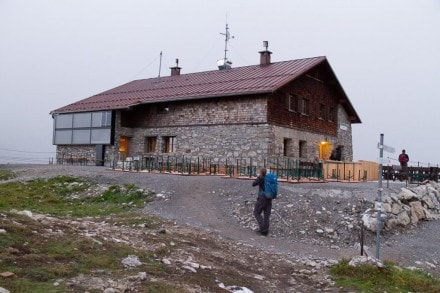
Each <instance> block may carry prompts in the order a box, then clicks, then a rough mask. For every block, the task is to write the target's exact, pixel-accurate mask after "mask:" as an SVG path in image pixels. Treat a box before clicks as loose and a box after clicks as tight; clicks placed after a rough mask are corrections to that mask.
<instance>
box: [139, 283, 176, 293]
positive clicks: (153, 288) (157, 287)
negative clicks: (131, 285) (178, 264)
mask: <svg viewBox="0 0 440 293" xmlns="http://www.w3.org/2000/svg"><path fill="white" fill-rule="evenodd" d="M179 291H180V290H176V288H174V287H173V286H171V285H169V284H167V283H165V282H159V281H156V282H148V283H147V285H146V286H145V292H147V293H163V292H167V293H175V292H176V293H177V292H179Z"/></svg>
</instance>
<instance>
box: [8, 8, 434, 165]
mask: <svg viewBox="0 0 440 293" xmlns="http://www.w3.org/2000/svg"><path fill="white" fill-rule="evenodd" d="M226 15H227V19H228V23H229V26H230V28H231V35H234V36H235V38H234V39H233V40H232V41H231V43H230V52H229V58H230V60H232V62H233V66H234V67H238V66H244V65H252V64H257V63H258V62H259V55H258V53H257V52H258V51H259V50H261V49H262V41H263V40H268V41H269V49H270V50H271V51H273V55H272V60H273V61H284V60H292V59H297V58H305V57H314V56H322V55H324V56H327V58H328V60H329V62H330V64H331V66H332V68H333V70H334V71H335V73H336V75H337V77H338V79H339V81H340V82H341V84H342V86H343V87H344V89H345V91H346V93H347V95H348V96H349V98H350V100H351V102H352V104H353V105H354V107H355V108H356V110H357V112H358V114H359V115H360V117H361V119H362V122H363V123H362V124H359V125H354V127H353V141H354V156H355V159H356V160H358V159H363V160H377V158H378V150H377V148H376V146H377V142H378V140H379V134H380V133H384V134H385V144H387V145H390V146H393V147H395V148H396V150H397V151H398V152H399V151H400V150H401V149H402V148H406V150H407V152H408V154H409V155H410V159H411V161H415V162H417V161H420V162H423V163H428V162H430V163H431V164H437V163H439V164H440V154H439V153H440V152H439V150H440V131H439V126H438V124H439V116H440V111H439V108H440V101H439V99H440V94H439V85H440V31H439V29H440V1H439V0H417V1H416V0H413V1H409V0H388V1H383V0H380V1H372V0H368V1H361V0H358V1H353V0H332V1H330V0H307V1H305V0H304V1H293V0H288V1H287V0H286V1H276V0H274V1H262V0H241V1H237V0H223V1H212V0H211V1H206V0H198V1H196V0H185V1H171V0H161V1H147V0H130V1H122V0H120V1H115V0H93V1H92V0H87V1H86V0H69V1H64V0H52V1H49V0H27V1H24V0H0V111H1V113H0V114H1V115H0V119H1V120H0V121H1V123H0V134H1V140H0V141H1V145H0V163H5V162H14V161H15V162H18V161H22V160H25V161H29V160H30V159H31V160H32V162H43V163H44V162H46V161H47V158H48V157H50V156H54V153H50V152H53V151H54V150H55V148H54V146H52V118H51V116H50V115H49V112H50V111H51V110H54V109H56V108H58V107H61V106H64V105H66V104H69V103H72V102H75V101H77V100H80V99H83V98H86V97H89V96H91V95H94V94H97V93H99V92H101V91H104V90H107V89H110V88H113V87H115V86H118V85H121V84H124V83H126V82H128V81H131V80H133V79H142V78H149V77H155V76H157V74H158V68H159V52H160V51H163V67H162V68H163V69H162V74H163V75H168V74H169V72H168V71H169V69H168V67H170V66H173V65H174V60H175V58H179V59H180V64H179V65H180V66H181V67H183V69H182V73H191V72H197V71H205V70H214V69H216V61H217V60H218V59H220V58H222V56H223V37H222V36H221V35H220V34H219V33H220V32H223V30H224V26H225V19H226ZM386 155H387V156H388V155H389V156H391V157H393V158H395V157H397V156H398V153H395V154H386Z"/></svg>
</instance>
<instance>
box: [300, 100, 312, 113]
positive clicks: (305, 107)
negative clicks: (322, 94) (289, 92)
mask: <svg viewBox="0 0 440 293" xmlns="http://www.w3.org/2000/svg"><path fill="white" fill-rule="evenodd" d="M301 114H303V115H310V101H309V100H308V99H302V100H301Z"/></svg>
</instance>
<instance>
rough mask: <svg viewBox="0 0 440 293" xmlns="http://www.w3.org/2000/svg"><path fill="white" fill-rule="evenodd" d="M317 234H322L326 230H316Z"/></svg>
mask: <svg viewBox="0 0 440 293" xmlns="http://www.w3.org/2000/svg"><path fill="white" fill-rule="evenodd" d="M316 233H318V234H322V233H324V230H322V229H317V230H316Z"/></svg>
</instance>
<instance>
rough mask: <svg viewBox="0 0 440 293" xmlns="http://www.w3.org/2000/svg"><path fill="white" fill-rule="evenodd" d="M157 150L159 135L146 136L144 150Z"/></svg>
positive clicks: (153, 151) (147, 151)
mask: <svg viewBox="0 0 440 293" xmlns="http://www.w3.org/2000/svg"><path fill="white" fill-rule="evenodd" d="M156 150H157V136H146V137H145V141H144V152H145V153H155V152H156Z"/></svg>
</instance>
